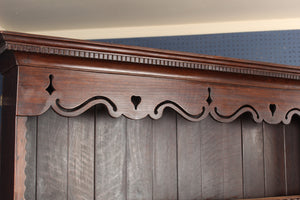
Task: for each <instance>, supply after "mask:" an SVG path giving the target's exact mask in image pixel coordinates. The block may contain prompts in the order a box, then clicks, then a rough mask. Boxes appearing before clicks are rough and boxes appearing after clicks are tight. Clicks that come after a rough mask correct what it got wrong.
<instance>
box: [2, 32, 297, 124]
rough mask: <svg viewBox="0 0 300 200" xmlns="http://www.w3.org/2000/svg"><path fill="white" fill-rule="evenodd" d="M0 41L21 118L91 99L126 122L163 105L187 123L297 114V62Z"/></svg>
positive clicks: (23, 38)
mask: <svg viewBox="0 0 300 200" xmlns="http://www.w3.org/2000/svg"><path fill="white" fill-rule="evenodd" d="M1 38H2V39H1V40H2V41H1V44H2V45H1V47H0V49H1V53H2V57H1V59H0V62H1V71H2V73H4V74H5V73H6V72H7V71H8V70H10V69H11V68H13V67H14V66H17V67H18V70H19V71H18V75H19V77H18V82H17V87H18V92H17V102H16V104H17V115H20V116H32V115H40V114H42V113H44V112H45V111H47V110H48V109H49V108H51V107H52V108H53V109H54V110H55V111H56V112H57V113H59V114H61V115H64V116H76V115H79V114H81V113H83V112H85V111H86V110H87V109H89V108H91V107H92V106H94V105H96V104H104V105H106V107H107V109H108V111H109V113H110V115H111V116H113V117H119V116H121V115H124V116H126V117H128V118H131V119H141V118H144V117H146V116H150V117H151V118H153V119H158V118H160V117H161V116H162V115H163V111H164V109H165V108H167V107H170V108H172V109H174V110H176V111H177V112H178V113H179V114H181V115H182V116H183V117H185V118H186V119H188V120H191V121H198V120H201V119H203V118H205V117H207V116H208V115H211V116H212V117H213V118H214V119H215V120H217V121H220V122H231V121H233V120H235V119H236V118H237V117H239V116H240V115H241V114H243V113H245V112H248V113H250V114H251V115H252V117H253V119H254V121H256V122H262V121H265V122H268V123H273V124H275V123H281V122H283V123H285V124H288V123H289V122H290V121H291V118H292V116H293V115H294V114H298V115H300V103H299V102H300V101H299V100H300V92H299V89H300V81H298V79H300V70H299V68H298V67H296V66H284V65H277V64H269V63H261V62H252V61H243V60H238V59H230V58H221V57H214V56H204V55H198V54H190V53H180V52H173V51H163V50H155V49H149V48H139V47H129V46H119V45H110V44H102V43H99V44H98V43H91V42H86V41H79V40H66V39H60V38H52V37H44V36H34V35H23V34H18V33H7V32H4V33H2V36H1ZM7 63H10V64H7ZM11 63H14V64H11ZM4 98H5V97H4ZM4 100H5V99H4ZM5 102H7V103H9V100H6V101H5Z"/></svg>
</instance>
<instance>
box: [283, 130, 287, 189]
mask: <svg viewBox="0 0 300 200" xmlns="http://www.w3.org/2000/svg"><path fill="white" fill-rule="evenodd" d="M282 131H283V153H284V154H283V156H284V183H285V195H288V188H287V169H286V168H287V167H286V166H287V164H286V125H283V130H282Z"/></svg>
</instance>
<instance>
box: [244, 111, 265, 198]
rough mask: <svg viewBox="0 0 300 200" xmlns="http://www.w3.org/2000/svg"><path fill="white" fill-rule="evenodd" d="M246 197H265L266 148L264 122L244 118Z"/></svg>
mask: <svg viewBox="0 0 300 200" xmlns="http://www.w3.org/2000/svg"><path fill="white" fill-rule="evenodd" d="M242 134H243V181H244V198H255V197H264V195H265V185H264V180H265V178H264V177H265V175H264V156H263V155H264V148H263V141H264V140H263V130H262V124H261V123H260V124H256V123H254V122H253V121H252V120H251V119H249V118H248V117H247V118H243V119H242Z"/></svg>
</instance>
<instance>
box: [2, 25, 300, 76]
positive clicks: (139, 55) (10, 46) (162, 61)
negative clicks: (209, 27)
mask: <svg viewBox="0 0 300 200" xmlns="http://www.w3.org/2000/svg"><path fill="white" fill-rule="evenodd" d="M1 38H2V39H1V44H2V45H1V47H0V49H1V52H3V51H5V50H9V51H13V52H27V53H37V54H48V55H57V56H68V57H78V58H87V59H97V60H107V61H116V62H123V63H124V62H125V63H136V64H143V65H155V66H163V67H171V68H187V69H194V70H202V71H203V70H205V71H215V72H228V73H235V74H246V75H254V76H265V77H275V78H285V79H294V80H299V79H300V68H299V67H296V66H287V65H279V64H271V63H264V62H254V61H247V60H241V59H233V58H225V57H218V56H207V55H201V54H194V53H183V52H176V51H167V50H158V49H152V48H143V47H132V46H126V45H114V44H107V43H99V42H90V41H84V40H74V39H64V38H57V37H49V36H39V35H31V34H21V33H15V32H3V31H2V32H1ZM98 69H99V68H98ZM94 70H96V71H97V68H95V69H94Z"/></svg>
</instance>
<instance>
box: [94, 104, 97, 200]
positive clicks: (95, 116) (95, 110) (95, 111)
mask: <svg viewBox="0 0 300 200" xmlns="http://www.w3.org/2000/svg"><path fill="white" fill-rule="evenodd" d="M96 133H97V106H95V107H94V151H93V152H94V166H93V168H94V169H93V173H94V183H93V199H94V200H96V153H97V151H96V144H97V134H96Z"/></svg>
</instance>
